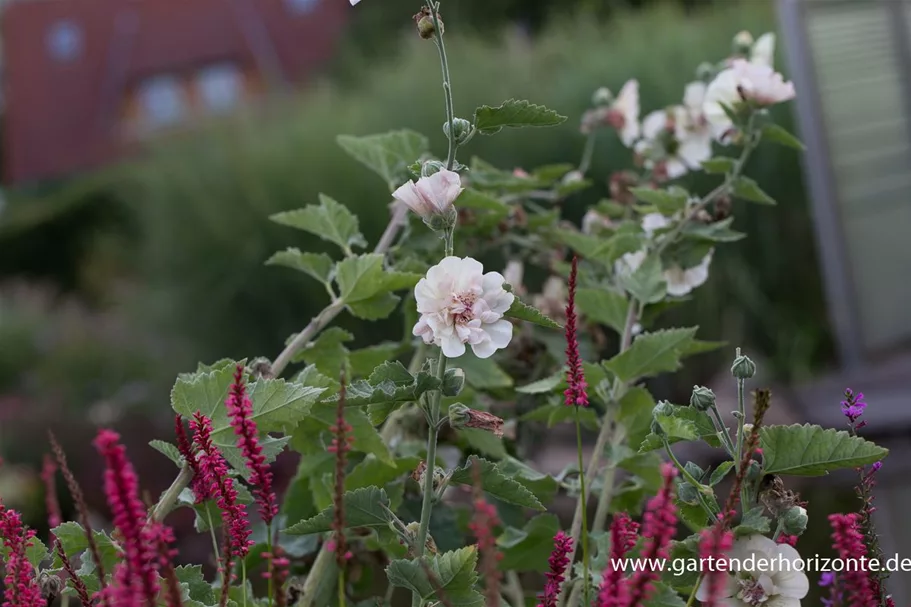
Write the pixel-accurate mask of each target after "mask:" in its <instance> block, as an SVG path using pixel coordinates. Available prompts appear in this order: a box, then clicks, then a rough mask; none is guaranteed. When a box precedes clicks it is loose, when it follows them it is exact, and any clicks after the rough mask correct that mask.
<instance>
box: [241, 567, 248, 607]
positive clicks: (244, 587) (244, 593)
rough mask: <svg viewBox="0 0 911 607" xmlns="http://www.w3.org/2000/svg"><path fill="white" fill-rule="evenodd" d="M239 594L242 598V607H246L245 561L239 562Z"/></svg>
mask: <svg viewBox="0 0 911 607" xmlns="http://www.w3.org/2000/svg"><path fill="white" fill-rule="evenodd" d="M240 593H241V594H242V595H243V597H244V606H243V607H247V559H243V560H241V561H240Z"/></svg>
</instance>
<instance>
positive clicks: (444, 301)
mask: <svg viewBox="0 0 911 607" xmlns="http://www.w3.org/2000/svg"><path fill="white" fill-rule="evenodd" d="M504 283H505V280H504V278H503V275H502V274H500V273H499V272H487V273H486V274H485V273H484V266H483V265H481V263H480V262H479V261H477V260H475V259H472V258H471V257H465V258H462V259H460V258H458V257H446V258H445V259H443V261H441V262H440V263H439V264H437V265H435V266H433V267H432V268H430V269H429V270H428V271H427V275H426V276H425V277H424V278H422V279H421V280H420V281H419V282H418V284H417V286H416V287H415V288H414V298H415V300H416V301H417V309H418V312H419V313H420V314H421V317H420V319H419V320H418V322H417V324H415V325H414V329H413V330H412V333H413V334H414V335H416V336H418V337H421V338H422V339H423V340H424V343H426V344H434V345H437V346H439V347H440V348H441V349H442V351H443V354H444V355H445V356H447V357H449V358H458V357H459V356H462V355H463V354H464V353H465V345H466V344H468V345H470V346H471V349H472V351H473V352H474V354H475V356H477V357H478V358H489V357H490V356H492V355H493V353H494V352H496V351H497V350H499V349H502V348H505V347H506V346H508V345H509V341H510V339H512V323H510V322H509V321H508V320H506V319H504V318H503V315H504V314H505V313H506V311H507V310H509V307H510V306H511V305H512V303H513V300H514V299H515V296H514V295H513V294H512V293H510V292H508V291H506V290H505V289H504V288H503V285H504Z"/></svg>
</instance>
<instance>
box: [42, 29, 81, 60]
mask: <svg viewBox="0 0 911 607" xmlns="http://www.w3.org/2000/svg"><path fill="white" fill-rule="evenodd" d="M47 50H48V54H49V55H50V56H51V58H52V59H54V60H55V61H60V62H61V63H67V62H70V61H73V60H75V59H76V58H77V57H79V52H80V50H82V30H81V29H79V26H78V25H76V24H75V23H74V22H73V21H70V20H64V21H58V22H56V23H54V24H53V25H52V26H51V27H50V29H48V32H47Z"/></svg>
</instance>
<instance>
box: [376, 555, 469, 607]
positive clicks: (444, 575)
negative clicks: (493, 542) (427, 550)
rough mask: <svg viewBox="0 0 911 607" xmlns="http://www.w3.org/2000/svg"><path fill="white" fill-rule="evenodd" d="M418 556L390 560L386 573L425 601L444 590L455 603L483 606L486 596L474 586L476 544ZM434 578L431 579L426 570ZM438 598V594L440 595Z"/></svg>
mask: <svg viewBox="0 0 911 607" xmlns="http://www.w3.org/2000/svg"><path fill="white" fill-rule="evenodd" d="M422 560H423V563H421V560H419V559H413V560H406V559H397V560H394V561H392V562H391V563H389V566H388V567H387V568H386V577H387V579H388V580H389V583H390V584H392V585H393V586H398V587H400V588H406V589H408V590H410V591H411V592H413V593H417V594H418V595H419V596H420V597H421V599H422V603H423V602H425V601H429V600H431V599H433V598H434V597H436V593H437V589H440V590H442V593H443V594H444V595H445V597H446V600H447V602H448V603H449V604H450V605H452V607H484V597H483V596H482V595H481V594H480V593H479V592H478V591H477V590H475V584H476V583H477V581H478V573H477V571H476V565H477V561H478V553H477V547H476V546H466V547H465V548H461V549H459V550H455V551H452V552H445V553H443V554H437V555H434V556H433V557H429V558H428V557H423V559H422ZM428 571H429V572H430V574H431V575H432V576H433V577H434V578H435V579H434V580H433V581H431V580H430V579H429V578H428V575H427V572H428ZM437 598H439V597H437Z"/></svg>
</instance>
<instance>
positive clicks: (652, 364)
mask: <svg viewBox="0 0 911 607" xmlns="http://www.w3.org/2000/svg"><path fill="white" fill-rule="evenodd" d="M696 329H697V327H690V328H686V329H667V330H664V331H654V332H651V333H643V334H642V335H640V336H639V337H637V338H636V339H635V340H634V341H633V343H632V345H631V346H630V347H629V349H628V350H626V351H625V352H622V353H620V354H618V355H616V356H614V357H613V358H611V359H610V360H608V361H606V362H604V368H606V369H607V370H608V371H610V372H611V373H613V374H614V375H616V376H617V378H618V379H619V380H620V381H621V382H627V383H628V382H632V381H633V380H636V379H639V378H641V377H650V376H653V375H658V374H659V373H664V372H669V371H676V370H677V369H678V368H679V367H680V357H681V353H682V352H684V351H685V349H686V348H687V347H688V346H689V344H690V343H691V342H692V339H693V336H694V335H695V334H696Z"/></svg>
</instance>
